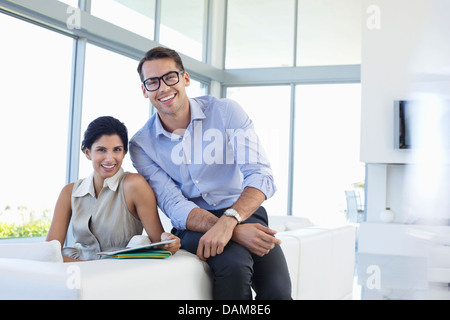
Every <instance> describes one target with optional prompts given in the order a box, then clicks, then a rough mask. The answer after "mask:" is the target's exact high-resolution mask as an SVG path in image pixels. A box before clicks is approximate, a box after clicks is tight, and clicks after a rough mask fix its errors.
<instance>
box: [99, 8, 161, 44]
mask: <svg viewBox="0 0 450 320" xmlns="http://www.w3.org/2000/svg"><path fill="white" fill-rule="evenodd" d="M155 1H156V0H101V1H98V0H97V1H92V5H91V14H92V15H94V16H97V17H99V18H101V19H103V20H106V21H108V22H111V23H113V24H115V25H117V26H119V27H122V28H124V29H127V30H129V31H132V32H134V33H136V34H139V35H141V36H143V37H146V38H148V39H151V40H153V39H154V33H155Z"/></svg>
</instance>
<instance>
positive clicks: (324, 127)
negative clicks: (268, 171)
mask: <svg viewBox="0 0 450 320" xmlns="http://www.w3.org/2000/svg"><path fill="white" fill-rule="evenodd" d="M296 94H297V101H296V114H295V163H294V196H293V199H294V201H293V214H294V215H297V216H302V217H308V218H310V219H311V220H312V221H313V222H314V223H317V224H319V225H320V224H339V223H343V222H345V210H346V199H345V193H344V191H345V190H351V189H353V188H354V187H355V185H354V184H356V183H361V182H363V181H364V165H363V164H362V163H361V162H360V161H359V141H360V114H361V85H360V84H334V85H301V86H298V87H297V88H296Z"/></svg>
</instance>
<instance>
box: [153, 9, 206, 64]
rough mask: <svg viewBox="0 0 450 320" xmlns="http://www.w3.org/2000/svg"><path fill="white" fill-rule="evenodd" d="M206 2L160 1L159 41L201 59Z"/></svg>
mask: <svg viewBox="0 0 450 320" xmlns="http://www.w3.org/2000/svg"><path fill="white" fill-rule="evenodd" d="M207 3H208V1H207V0H189V1H186V0H164V1H161V31H160V42H161V43H162V44H164V45H165V46H168V47H170V48H172V49H174V50H177V51H179V52H182V53H184V54H186V55H188V56H190V57H192V58H194V59H197V60H200V61H202V60H203V39H204V35H205V29H206V21H207V19H206V15H207V10H206V9H207Z"/></svg>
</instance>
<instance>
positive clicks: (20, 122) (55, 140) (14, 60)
mask: <svg viewBox="0 0 450 320" xmlns="http://www.w3.org/2000/svg"><path fill="white" fill-rule="evenodd" d="M0 30H9V31H8V32H3V33H2V50H1V51H0V70H1V73H0V74H1V75H0V88H1V94H0V106H1V107H0V137H2V150H3V151H2V155H1V157H0V168H1V170H2V176H1V179H0V237H22V236H31V235H32V236H35V235H42V236H44V235H46V234H47V230H48V229H47V228H48V226H49V223H50V221H51V218H52V213H53V209H54V206H55V203H56V199H57V198H58V195H59V192H60V191H61V189H62V188H63V186H64V183H65V177H66V157H67V141H68V136H67V134H68V122H69V103H70V83H71V82H70V79H71V78H70V77H71V65H72V45H73V40H72V39H71V38H68V37H65V36H62V35H61V34H59V33H56V32H52V31H49V30H47V29H44V28H40V27H37V26H35V25H33V24H29V23H26V22H24V21H21V20H18V19H15V18H12V17H10V16H7V15H4V14H0ZM18 39H26V41H25V40H24V41H18ZM13 223H15V226H14V225H13ZM22 223H24V224H27V226H28V229H27V230H28V231H24V230H23V228H22V229H20V227H19V225H21V224H22Z"/></svg>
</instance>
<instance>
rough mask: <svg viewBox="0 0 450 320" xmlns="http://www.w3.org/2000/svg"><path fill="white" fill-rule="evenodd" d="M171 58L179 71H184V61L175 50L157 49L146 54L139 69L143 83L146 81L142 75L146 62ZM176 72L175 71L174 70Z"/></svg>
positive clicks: (140, 62)
mask: <svg viewBox="0 0 450 320" xmlns="http://www.w3.org/2000/svg"><path fill="white" fill-rule="evenodd" d="M165 58H169V59H172V60H173V61H175V64H176V66H177V68H178V69H179V71H184V66H183V61H182V60H181V57H180V55H179V54H178V52H176V51H175V50H172V49H169V48H165V47H156V48H153V49H151V50H149V51H147V52H146V53H145V56H144V57H143V58H142V59H141V61H139V65H138V68H137V72H138V73H139V77H140V78H141V81H144V80H145V79H144V75H143V74H142V66H143V64H144V62H145V61H152V60H157V59H165ZM174 71H175V70H174Z"/></svg>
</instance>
